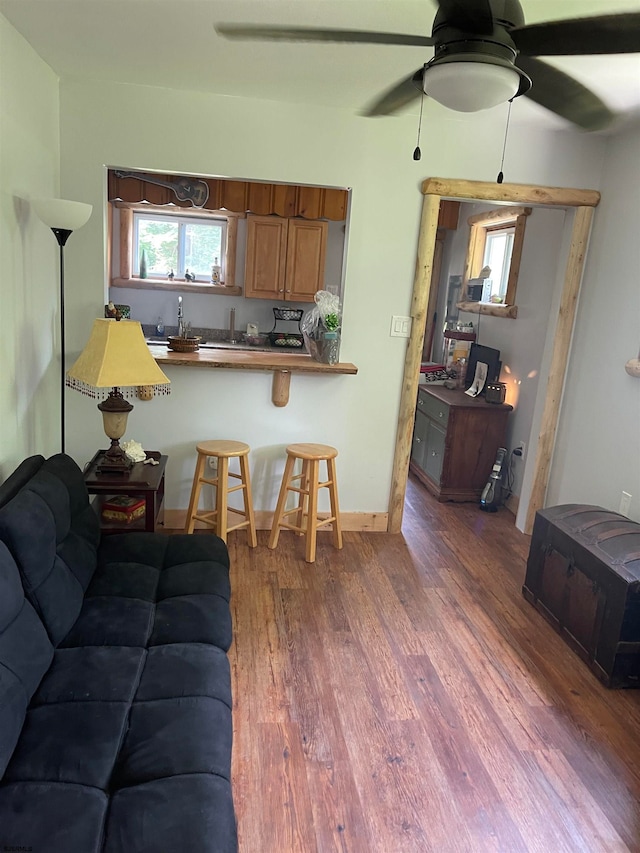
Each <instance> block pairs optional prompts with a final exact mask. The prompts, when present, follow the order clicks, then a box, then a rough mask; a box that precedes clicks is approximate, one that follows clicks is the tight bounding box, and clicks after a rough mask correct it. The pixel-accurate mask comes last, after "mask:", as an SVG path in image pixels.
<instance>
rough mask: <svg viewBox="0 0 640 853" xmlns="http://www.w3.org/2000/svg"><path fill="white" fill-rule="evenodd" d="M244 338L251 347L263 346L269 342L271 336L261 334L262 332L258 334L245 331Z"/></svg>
mask: <svg viewBox="0 0 640 853" xmlns="http://www.w3.org/2000/svg"><path fill="white" fill-rule="evenodd" d="M242 340H243V341H244V342H245V344H248V345H249V346H250V347H263V346H265V345H266V344H267V342H268V340H269V337H268V335H261V334H260V333H258V334H257V335H249V334H247V332H245V333H244V334H243V335H242Z"/></svg>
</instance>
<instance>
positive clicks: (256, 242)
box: [244, 216, 288, 300]
mask: <svg viewBox="0 0 640 853" xmlns="http://www.w3.org/2000/svg"><path fill="white" fill-rule="evenodd" d="M287 230H288V220H286V219H282V218H280V217H277V216H250V217H248V218H247V254H246V265H245V274H244V276H245V287H244V295H245V296H246V297H248V298H251V299H272V300H281V299H284V298H285V292H284V290H285V265H286V258H287Z"/></svg>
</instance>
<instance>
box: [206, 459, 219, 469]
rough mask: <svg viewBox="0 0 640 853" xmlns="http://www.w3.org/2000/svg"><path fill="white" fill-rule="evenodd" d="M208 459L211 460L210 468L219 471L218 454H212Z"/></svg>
mask: <svg viewBox="0 0 640 853" xmlns="http://www.w3.org/2000/svg"><path fill="white" fill-rule="evenodd" d="M208 461H209V468H211V470H212V471H217V470H218V457H217V456H210V457H209V460H208Z"/></svg>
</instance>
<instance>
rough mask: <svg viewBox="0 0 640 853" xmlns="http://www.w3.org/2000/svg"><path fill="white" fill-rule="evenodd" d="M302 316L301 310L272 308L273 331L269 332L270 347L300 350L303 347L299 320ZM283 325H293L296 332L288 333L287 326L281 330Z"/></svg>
mask: <svg viewBox="0 0 640 853" xmlns="http://www.w3.org/2000/svg"><path fill="white" fill-rule="evenodd" d="M303 314H304V311H303V310H302V308H274V309H273V318H274V320H273V329H272V330H271V331H270V332H269V341H270V343H271V346H274V347H279V348H282V349H284V348H285V347H292V348H295V349H300V348H301V347H302V346H303V345H304V338H303V337H302V332H301V331H300V320H302V315H303ZM285 323H295V324H296V326H295V328H296V331H289V330H288V328H287V326H285V327H284V329H283V328H282V325H283V324H285Z"/></svg>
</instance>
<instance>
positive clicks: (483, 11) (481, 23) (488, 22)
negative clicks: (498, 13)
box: [436, 0, 493, 35]
mask: <svg viewBox="0 0 640 853" xmlns="http://www.w3.org/2000/svg"><path fill="white" fill-rule="evenodd" d="M436 2H437V3H438V6H439V7H440V11H441V12H442V14H443V15H444V16H445V18H446V19H447V24H449V26H452V27H456V29H458V30H464V31H465V32H468V33H474V34H478V35H488V34H489V33H491V32H493V14H492V12H491V6H490V4H489V0H436Z"/></svg>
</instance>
